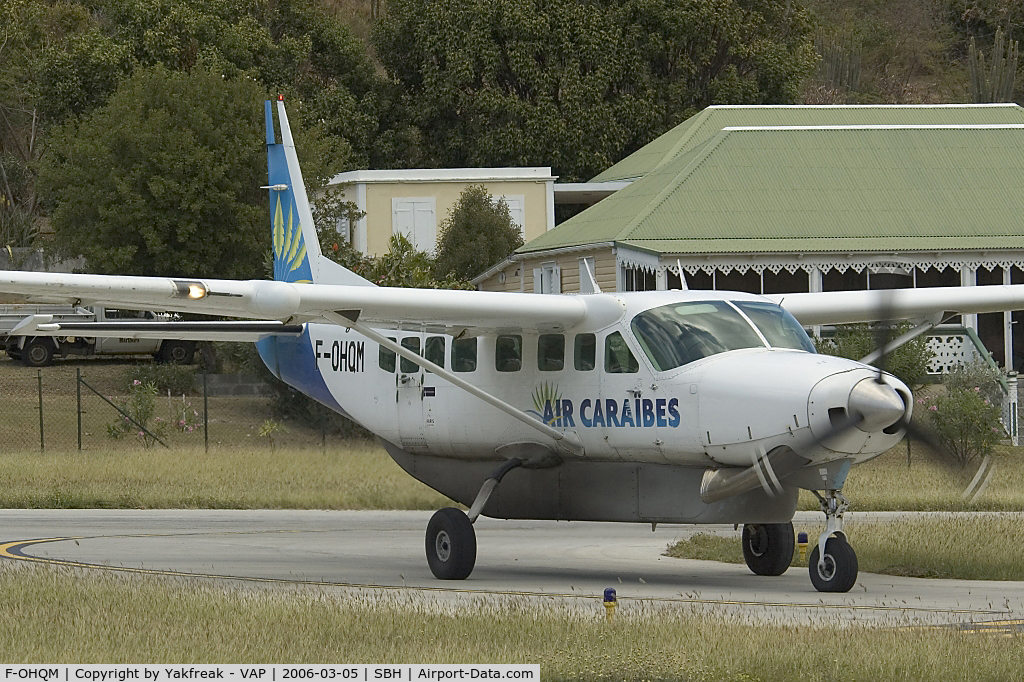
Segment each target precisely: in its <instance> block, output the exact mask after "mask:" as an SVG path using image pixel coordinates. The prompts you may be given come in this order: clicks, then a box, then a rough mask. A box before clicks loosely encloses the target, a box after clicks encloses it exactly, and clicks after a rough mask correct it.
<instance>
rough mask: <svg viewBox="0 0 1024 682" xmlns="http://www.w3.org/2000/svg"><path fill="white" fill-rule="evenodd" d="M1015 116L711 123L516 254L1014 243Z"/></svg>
mask: <svg viewBox="0 0 1024 682" xmlns="http://www.w3.org/2000/svg"><path fill="white" fill-rule="evenodd" d="M1022 189H1024V125H1016V126H952V127H949V126H929V127H904V126H856V127H810V128H807V127H799V128H792V127H767V128H738V129H726V130H722V131H720V132H719V133H718V134H717V135H716V136H715V137H714V138H713V139H712V140H711V141H710V142H708V144H707V145H706V146H704V147H703V149H702V150H700V152H699V153H697V154H696V155H695V156H694V155H684V156H680V157H678V158H676V159H675V160H673V161H671V162H669V163H668V164H665V165H663V166H662V167H660V168H658V169H657V170H655V171H653V172H651V173H650V174H648V175H647V176H645V177H643V178H641V179H640V180H637V181H636V182H634V183H632V184H631V185H630V186H629V187H626V188H625V189H622V190H620V191H618V192H616V193H615V194H613V195H611V196H610V197H608V198H607V199H604V200H603V201H601V202H600V203H598V204H596V205H594V206H592V207H590V208H588V209H587V210H585V211H583V212H582V213H580V214H578V215H576V216H574V217H573V218H571V219H569V220H567V221H566V222H564V223H562V224H561V225H559V226H558V227H556V228H555V229H553V230H551V231H549V232H547V233H546V234H544V235H542V236H540V237H538V238H537V239H535V240H533V241H531V242H530V243H528V244H526V245H525V246H523V247H522V248H521V249H520V252H531V251H539V250H545V249H552V248H561V247H565V246H578V245H582V244H589V243H597V242H618V243H623V244H629V245H633V246H636V247H639V248H643V249H647V250H653V251H657V252H661V253H746V252H794V251H796V252H799V251H808V252H811V251H846V250H851V251H888V250H931V249H964V248H971V249H974V248H1024V191H1022Z"/></svg>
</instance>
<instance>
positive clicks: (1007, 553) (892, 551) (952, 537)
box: [666, 515, 1024, 580]
mask: <svg viewBox="0 0 1024 682" xmlns="http://www.w3.org/2000/svg"><path fill="white" fill-rule="evenodd" d="M823 530H824V523H822V524H821V525H818V526H814V525H807V526H799V525H798V527H797V528H796V531H797V532H800V531H806V532H807V535H808V539H809V540H810V546H808V548H807V553H808V555H809V554H810V552H811V550H812V549H813V548H814V546H815V544H816V543H817V541H818V534H819V533H820V532H821V531H823ZM845 530H846V533H847V537H849V539H850V544H851V545H852V546H853V548H854V550H855V551H856V552H857V562H858V564H859V566H860V570H861V571H865V572H868V573H888V574H891V575H908V576H914V577H922V578H957V579H963V580H1024V563H1022V562H1021V560H1020V548H1021V547H1022V546H1024V522H1022V519H1021V517H1020V516H1019V515H995V516H981V517H978V516H972V517H966V516H957V517H953V518H949V517H944V518H924V519H914V520H909V521H889V522H878V523H874V522H859V523H847V524H846V529H845ZM666 554H668V555H669V556H674V557H682V558H686V559H704V560H711V561H724V562H727V563H734V564H741V563H743V554H742V549H741V546H740V542H739V539H738V538H737V537H736V536H735V534H732V535H731V536H729V537H725V536H719V535H712V534H709V533H698V534H696V535H694V536H693V537H691V538H689V539H687V540H683V541H680V542H677V543H675V544H674V545H672V546H670V547H669V548H668V551H667V552H666ZM792 565H793V566H807V561H806V559H805V560H803V561H801V560H800V556H799V553H797V552H794V554H793V562H792Z"/></svg>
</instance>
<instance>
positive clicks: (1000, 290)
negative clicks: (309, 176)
mask: <svg viewBox="0 0 1024 682" xmlns="http://www.w3.org/2000/svg"><path fill="white" fill-rule="evenodd" d="M766 298H769V299H771V300H773V301H775V302H776V303H778V304H780V305H781V306H782V307H783V308H785V309H786V310H788V311H789V312H790V313H792V315H793V317H795V318H796V319H797V320H799V321H800V324H802V325H804V326H812V325H818V324H850V323H855V322H874V321H876V320H886V319H906V320H924V319H931V318H935V321H936V322H937V321H939V320H938V318H940V317H942V316H943V315H946V314H961V313H962V314H972V313H996V312H1002V311H1004V310H1024V285H1022V284H1015V285H1000V286H977V287H934V288H920V289H883V290H877V291H826V292H818V293H804V294H771V295H768V296H766Z"/></svg>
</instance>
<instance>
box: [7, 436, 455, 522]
mask: <svg viewBox="0 0 1024 682" xmlns="http://www.w3.org/2000/svg"><path fill="white" fill-rule="evenodd" d="M449 504H451V502H450V500H448V498H446V497H444V496H443V495H441V494H439V493H437V492H435V491H433V490H431V489H430V488H428V487H427V486H425V485H423V484H422V483H420V482H419V481H416V480H415V479H413V478H412V477H411V476H409V475H408V474H406V473H405V472H404V471H402V470H401V468H399V466H398V465H397V464H395V463H394V461H393V460H392V459H391V458H390V457H388V456H387V454H386V453H385V452H384V451H383V449H382V448H381V447H380V446H379V445H377V444H375V443H371V442H366V441H354V442H351V443H348V444H346V445H344V446H341V447H328V448H326V449H320V448H306V449H302V448H277V449H276V450H275V451H272V450H270V449H267V448H257V449H245V448H213V449H211V451H210V453H209V454H206V453H204V452H203V449H202V447H199V448H175V449H172V450H166V449H164V448H151V449H149V450H143V449H136V450H114V451H94V452H85V453H80V452H72V453H66V452H65V453H51V452H43V453H40V452H13V453H12V452H5V453H4V454H3V456H2V458H0V508H64V509H68V508H130V509H144V508H150V509H156V508H161V509H167V508H207V509H256V508H260V509H437V508H439V507H443V506H446V505H449Z"/></svg>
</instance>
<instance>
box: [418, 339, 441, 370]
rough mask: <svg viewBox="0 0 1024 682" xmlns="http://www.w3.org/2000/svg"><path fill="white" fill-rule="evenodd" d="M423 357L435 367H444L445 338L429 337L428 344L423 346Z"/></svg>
mask: <svg viewBox="0 0 1024 682" xmlns="http://www.w3.org/2000/svg"><path fill="white" fill-rule="evenodd" d="M423 357H424V358H426V359H427V360H430V361H431V362H432V363H434V364H435V365H440V366H441V367H444V337H443V336H428V337H427V341H426V343H424V344H423ZM427 371H428V372H429V371H430V370H429V369H428V370H427Z"/></svg>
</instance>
